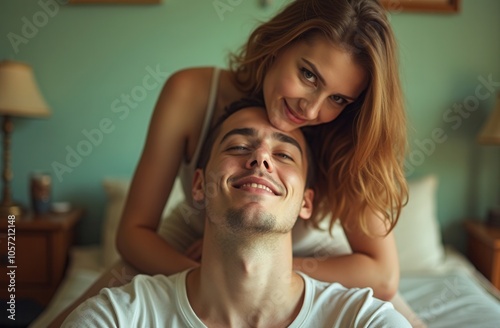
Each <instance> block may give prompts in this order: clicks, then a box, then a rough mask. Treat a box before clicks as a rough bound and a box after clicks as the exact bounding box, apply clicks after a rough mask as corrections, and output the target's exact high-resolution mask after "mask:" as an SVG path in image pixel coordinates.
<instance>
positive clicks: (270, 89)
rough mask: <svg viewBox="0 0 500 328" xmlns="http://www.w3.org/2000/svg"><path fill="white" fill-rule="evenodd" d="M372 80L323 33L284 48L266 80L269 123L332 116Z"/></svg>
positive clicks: (292, 124)
mask: <svg viewBox="0 0 500 328" xmlns="http://www.w3.org/2000/svg"><path fill="white" fill-rule="evenodd" d="M367 83H368V74H367V72H366V71H365V70H364V69H363V68H362V67H361V66H360V65H358V64H357V63H355V62H354V60H353V58H352V57H351V55H350V54H349V53H347V52H346V51H344V50H342V49H340V48H338V47H335V46H334V45H333V44H332V43H330V42H329V41H328V40H327V39H326V38H325V37H323V36H319V35H317V36H314V37H312V38H311V39H309V40H302V41H297V42H295V43H293V44H291V45H290V46H288V47H287V48H285V49H283V50H282V51H281V52H279V54H278V55H277V56H276V58H275V60H274V63H273V64H272V65H271V67H270V68H269V70H268V72H267V74H266V76H265V78H264V84H263V91H264V101H265V103H266V108H267V114H268V116H269V120H270V121H271V123H272V124H273V125H274V126H275V127H276V128H278V129H280V130H282V131H291V130H294V129H296V128H299V127H302V126H307V125H318V124H321V123H326V122H330V121H332V120H334V119H335V118H336V117H337V116H338V115H339V114H340V113H341V112H342V110H343V109H344V108H345V107H346V106H347V105H349V104H350V103H352V102H354V101H355V100H356V98H357V97H359V96H360V94H361V92H362V91H363V90H364V89H365V88H366V86H367Z"/></svg>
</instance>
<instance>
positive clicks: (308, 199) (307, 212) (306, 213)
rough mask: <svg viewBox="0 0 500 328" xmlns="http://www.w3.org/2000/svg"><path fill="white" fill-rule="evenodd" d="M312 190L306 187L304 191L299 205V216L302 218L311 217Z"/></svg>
mask: <svg viewBox="0 0 500 328" xmlns="http://www.w3.org/2000/svg"><path fill="white" fill-rule="evenodd" d="M313 200H314V190H312V189H310V188H308V189H306V190H305V191H304V198H303V199H302V206H301V207H300V212H299V217H300V218H301V219H303V220H307V219H310V218H311V215H312V212H313Z"/></svg>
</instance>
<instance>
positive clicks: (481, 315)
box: [30, 176, 500, 328]
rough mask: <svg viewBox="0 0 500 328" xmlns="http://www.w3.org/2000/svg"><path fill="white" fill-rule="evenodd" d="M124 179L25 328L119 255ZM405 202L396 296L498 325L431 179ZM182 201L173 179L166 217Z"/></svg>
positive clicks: (435, 316)
mask: <svg viewBox="0 0 500 328" xmlns="http://www.w3.org/2000/svg"><path fill="white" fill-rule="evenodd" d="M128 186H129V181H128V180H126V179H111V178H107V179H104V181H103V187H104V190H105V192H106V195H107V197H108V203H107V207H106V213H105V221H104V224H103V235H102V244H101V245H98V246H85V247H82V246H79V247H78V246H77V247H73V248H72V250H71V258H70V263H69V266H68V270H67V273H66V276H65V278H64V280H63V282H62V283H61V285H60V287H59V289H58V290H57V292H56V293H55V295H54V297H53V299H52V300H51V302H50V303H49V305H48V306H47V308H46V309H45V311H44V312H43V313H42V314H41V315H40V316H39V317H38V318H37V319H36V320H35V321H34V322H33V323H32V324H31V325H30V327H33V328H38V327H47V325H48V323H49V322H50V321H51V320H52V319H53V318H54V317H55V316H56V315H57V314H58V313H59V312H60V311H62V310H63V309H64V308H65V307H66V306H67V305H69V304H70V303H71V302H72V301H73V300H75V299H76V298H78V296H80V294H81V293H82V292H83V291H85V290H86V289H87V287H89V286H90V285H91V284H92V282H93V281H94V280H95V279H96V278H97V277H98V276H99V275H100V274H101V273H102V272H104V270H105V269H106V268H107V267H108V266H110V265H112V264H113V263H114V262H115V261H116V260H117V259H118V258H119V255H118V254H117V252H116V249H115V248H114V238H115V236H116V228H117V225H118V222H119V217H120V212H121V210H122V208H123V204H124V200H125V196H126V193H127V190H128ZM409 186H410V200H409V202H408V205H407V206H406V207H405V208H404V210H403V212H402V214H401V217H400V221H399V222H398V225H397V226H396V229H395V236H396V243H397V246H398V251H399V257H400V267H401V282H400V288H399V292H400V294H401V295H402V296H403V298H404V299H405V300H406V301H407V302H408V304H409V305H410V306H411V308H412V309H413V310H414V311H415V313H416V314H417V315H418V316H419V317H420V319H421V320H422V321H423V322H424V323H425V324H426V325H427V326H428V327H430V328H432V327H436V328H437V327H454V328H460V327H495V328H498V327H500V292H499V291H498V290H496V289H495V288H494V287H493V286H492V285H491V284H490V283H489V282H488V281H487V280H486V279H485V278H484V277H483V276H482V275H481V274H480V273H479V272H478V271H476V269H475V268H474V267H473V265H472V264H471V263H470V262H469V261H468V260H467V259H466V258H465V257H464V256H463V255H461V254H460V253H459V252H457V251H456V250H454V249H453V248H452V247H449V246H445V245H443V244H442V242H441V235H440V230H439V224H438V221H437V218H436V205H437V204H436V189H437V187H438V181H437V178H436V177H435V176H426V177H423V178H421V179H418V180H414V181H410V183H409ZM181 199H182V193H181V188H180V184H179V182H178V181H177V182H176V185H175V186H174V189H173V196H172V197H171V199H170V200H169V202H168V204H167V206H166V207H165V212H164V214H165V215H168V212H169V211H170V210H171V209H172V208H173V207H174V206H175V205H176V204H177V203H178V202H179V201H180V200H181Z"/></svg>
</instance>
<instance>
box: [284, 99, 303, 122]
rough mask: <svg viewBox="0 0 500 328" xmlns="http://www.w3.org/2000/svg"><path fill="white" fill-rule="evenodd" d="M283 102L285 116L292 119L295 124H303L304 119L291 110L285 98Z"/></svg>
mask: <svg viewBox="0 0 500 328" xmlns="http://www.w3.org/2000/svg"><path fill="white" fill-rule="evenodd" d="M283 103H284V105H285V106H284V107H285V115H286V117H287V118H288V119H289V120H290V121H292V122H293V123H295V124H304V123H305V122H306V120H305V119H303V118H300V117H297V116H296V115H295V114H294V113H293V111H292V110H291V109H290V107H289V106H288V104H287V102H286V100H283Z"/></svg>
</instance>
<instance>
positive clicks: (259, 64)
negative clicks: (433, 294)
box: [230, 0, 408, 235]
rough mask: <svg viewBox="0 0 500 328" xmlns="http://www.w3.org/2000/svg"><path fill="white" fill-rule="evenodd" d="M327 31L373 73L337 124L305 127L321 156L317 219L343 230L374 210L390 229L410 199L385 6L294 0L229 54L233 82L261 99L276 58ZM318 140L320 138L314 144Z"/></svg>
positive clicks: (361, 223) (367, 0)
mask: <svg viewBox="0 0 500 328" xmlns="http://www.w3.org/2000/svg"><path fill="white" fill-rule="evenodd" d="M317 34H320V35H323V36H325V37H326V38H327V39H328V40H330V41H331V42H332V43H333V44H335V45H337V46H339V47H341V48H342V49H343V50H345V51H347V52H348V53H349V54H350V55H351V56H352V57H353V59H354V60H355V61H356V62H357V63H358V64H359V65H361V66H362V67H363V68H364V69H365V70H366V72H367V74H368V76H369V83H368V86H367V88H366V89H365V90H364V91H363V92H362V94H361V96H360V97H358V99H357V100H356V101H355V102H354V103H352V104H350V105H348V106H347V107H346V108H345V109H344V110H343V112H342V113H341V114H340V115H339V116H338V117H337V118H336V119H335V120H333V121H332V122H330V123H326V124H322V125H319V126H315V127H307V128H304V131H305V133H306V135H307V136H308V139H309V141H310V143H311V144H312V145H319V146H317V147H316V148H314V149H313V152H314V154H315V158H316V160H317V163H316V165H317V172H316V176H317V183H316V184H315V188H314V189H315V195H316V197H315V204H314V205H315V206H314V208H315V212H314V216H313V219H312V220H309V222H312V224H313V225H314V226H315V227H318V225H319V222H320V220H322V219H323V218H324V217H325V216H326V215H328V214H330V213H331V215H332V216H331V218H333V219H332V220H331V222H330V230H331V228H332V227H333V223H334V221H335V220H336V219H337V218H339V219H340V220H341V222H342V224H343V226H344V227H345V228H353V227H361V229H362V231H363V232H365V233H366V234H368V235H372V233H371V232H370V231H369V229H368V224H367V215H369V213H370V212H371V213H376V214H377V215H378V216H379V218H380V219H381V220H382V221H383V222H384V224H385V226H386V231H387V233H389V232H390V231H391V230H392V229H393V228H394V226H395V225H396V223H397V220H398V218H399V215H400V212H401V208H402V207H403V206H404V205H405V203H406V200H407V197H408V189H407V185H406V180H405V176H404V170H403V161H404V156H405V152H406V145H407V142H406V118H405V113H404V105H403V96H402V92H401V86H400V80H399V71H398V58H397V47H396V42H395V38H394V35H393V32H392V29H391V27H390V25H389V22H388V20H387V17H386V12H385V10H384V9H383V8H382V6H381V5H380V4H379V3H378V1H376V0H296V1H294V2H292V3H290V4H289V5H288V6H287V7H285V8H284V9H283V10H282V11H281V12H279V13H278V14H277V15H276V16H275V17H274V18H272V19H271V20H270V21H268V22H266V23H263V24H261V25H260V26H259V27H257V29H255V31H253V33H252V34H251V35H250V38H249V40H248V42H247V43H246V44H245V45H244V46H243V47H242V48H241V50H240V51H239V52H238V53H235V54H231V56H230V69H231V72H232V73H233V78H234V82H235V84H236V85H237V86H238V88H239V89H240V90H241V91H243V92H245V93H246V94H248V95H252V96H260V97H262V85H263V81H264V76H265V74H266V72H267V70H268V69H269V67H270V66H271V65H272V63H273V60H274V58H275V56H279V52H280V51H281V50H283V49H284V48H285V47H287V46H289V45H290V44H292V43H293V42H296V41H300V40H308V39H309V38H310V37H311V36H313V35H317ZM315 140H317V142H315Z"/></svg>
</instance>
